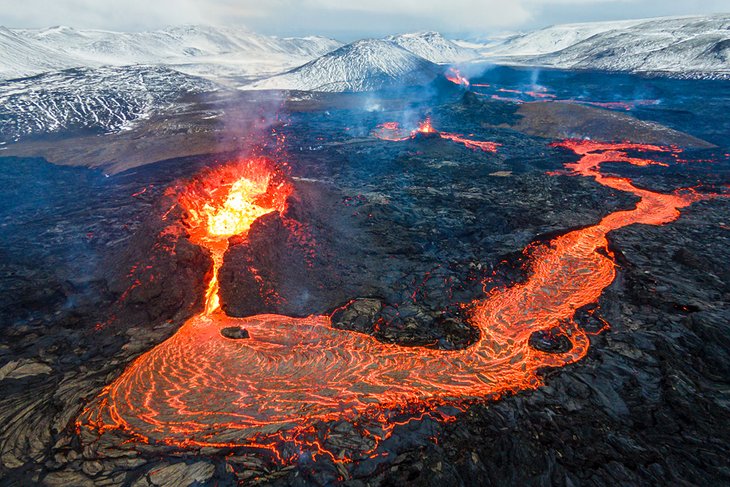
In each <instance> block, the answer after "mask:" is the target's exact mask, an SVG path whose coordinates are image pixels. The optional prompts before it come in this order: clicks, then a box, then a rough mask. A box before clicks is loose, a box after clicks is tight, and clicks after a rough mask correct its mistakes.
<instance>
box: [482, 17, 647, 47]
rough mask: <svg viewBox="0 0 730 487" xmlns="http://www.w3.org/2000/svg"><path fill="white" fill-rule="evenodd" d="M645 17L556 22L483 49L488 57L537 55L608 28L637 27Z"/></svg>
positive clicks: (576, 41) (568, 44)
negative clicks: (573, 22) (616, 20)
mask: <svg viewBox="0 0 730 487" xmlns="http://www.w3.org/2000/svg"><path fill="white" fill-rule="evenodd" d="M641 22H642V21H641V20H627V21H621V22H588V23H582V24H563V25H553V26H550V27H546V28H544V29H540V30H536V31H533V32H528V33H526V34H519V35H514V36H510V37H507V38H506V39H504V40H502V42H500V43H498V44H493V45H491V46H490V47H488V48H486V49H482V50H481V52H482V54H485V55H488V56H536V55H540V54H549V53H553V52H556V51H560V50H562V49H565V48H567V47H570V46H572V45H574V44H576V43H578V42H581V41H584V40H586V39H588V38H590V37H593V36H594V35H597V34H601V33H603V32H606V31H611V30H616V29H622V28H627V27H633V26H634V25H636V24H639V23H641Z"/></svg>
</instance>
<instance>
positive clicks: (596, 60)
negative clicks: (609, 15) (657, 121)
mask: <svg viewBox="0 0 730 487" xmlns="http://www.w3.org/2000/svg"><path fill="white" fill-rule="evenodd" d="M586 25H588V27H586ZM590 25H591V24H577V25H566V26H558V27H551V28H549V29H544V30H542V31H538V32H537V33H533V34H527V35H525V36H522V37H520V38H519V39H514V38H513V39H512V40H508V41H506V42H504V43H502V44H500V45H498V46H494V47H492V48H490V49H489V50H488V51H487V52H483V54H484V55H486V57H487V58H489V59H492V60H495V61H497V62H505V63H508V64H521V65H538V66H549V67H555V68H562V69H596V70H606V71H628V72H639V73H665V74H672V75H681V76H690V77H702V78H712V77H721V78H724V77H730V15H715V16H706V17H670V18H660V19H650V20H643V21H630V22H618V23H615V24H612V23H601V24H596V26H595V29H593V30H592V29H591V28H590ZM596 31H598V32H596ZM560 33H562V34H560ZM590 33H592V35H589V36H588V37H585V36H586V35H587V34H590ZM561 36H562V37H561ZM559 38H562V39H563V41H559V42H558V41H555V42H552V41H551V39H559ZM572 39H577V41H576V42H573V43H571V44H570V45H565V44H566V43H567V40H572Z"/></svg>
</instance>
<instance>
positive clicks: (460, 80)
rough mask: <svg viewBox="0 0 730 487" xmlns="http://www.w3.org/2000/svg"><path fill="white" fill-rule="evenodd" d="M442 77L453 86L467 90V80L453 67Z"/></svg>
mask: <svg viewBox="0 0 730 487" xmlns="http://www.w3.org/2000/svg"><path fill="white" fill-rule="evenodd" d="M444 76H446V79H447V80H449V81H451V82H452V83H454V84H457V85H460V86H463V87H465V88H469V80H468V79H467V78H466V77H465V76H464V75H463V74H461V72H460V71H459V70H458V69H456V68H454V67H451V68H449V69H448V70H446V73H445V74H444Z"/></svg>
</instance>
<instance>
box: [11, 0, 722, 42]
mask: <svg viewBox="0 0 730 487" xmlns="http://www.w3.org/2000/svg"><path fill="white" fill-rule="evenodd" d="M0 1H3V2H8V1H9V0H0ZM722 10H730V0H683V1H682V2H670V1H666V0H356V1H355V0H263V1H262V0H125V1H103V0H55V1H52V2H49V1H48V0H23V1H21V2H18V1H13V5H12V7H8V8H3V9H0V24H2V25H5V26H9V27H47V26H51V25H59V24H63V25H71V26H73V27H78V28H101V29H114V30H147V29H156V28H160V27H164V26H166V25H174V24H183V23H188V24H191V23H192V24H199V23H204V24H214V25H247V26H248V27H250V28H252V29H254V30H257V31H261V32H263V33H270V34H282V35H302V34H325V35H335V36H339V37H341V38H343V40H348V39H347V38H356V37H363V36H379V35H383V34H387V33H395V32H403V31H413V30H431V29H432V30H440V31H444V32H447V33H464V32H469V33H487V32H493V31H495V30H500V29H516V28H525V27H537V26H541V25H547V24H550V23H560V22H575V21H587V20H613V19H618V18H629V17H632V16H633V17H645V16H661V15H676V14H691V13H707V12H712V11H722Z"/></svg>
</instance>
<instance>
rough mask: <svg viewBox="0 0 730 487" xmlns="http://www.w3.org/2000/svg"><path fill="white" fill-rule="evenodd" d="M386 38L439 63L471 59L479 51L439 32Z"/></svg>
mask: <svg viewBox="0 0 730 487" xmlns="http://www.w3.org/2000/svg"><path fill="white" fill-rule="evenodd" d="M385 40H388V41H391V42H395V43H396V44H398V45H399V46H400V47H402V48H404V49H407V50H408V51H411V52H412V53H413V54H416V55H418V56H421V57H422V58H424V59H427V60H429V61H431V62H432V63H438V64H453V63H458V62H463V61H469V60H472V59H474V58H476V57H478V55H479V54H478V53H477V52H476V51H474V50H472V49H468V48H465V47H462V46H459V45H457V44H455V43H454V42H452V41H450V40H448V39H446V38H444V36H442V35H441V34H439V33H438V32H415V33H412V34H401V35H397V36H389V37H386V38H385Z"/></svg>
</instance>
